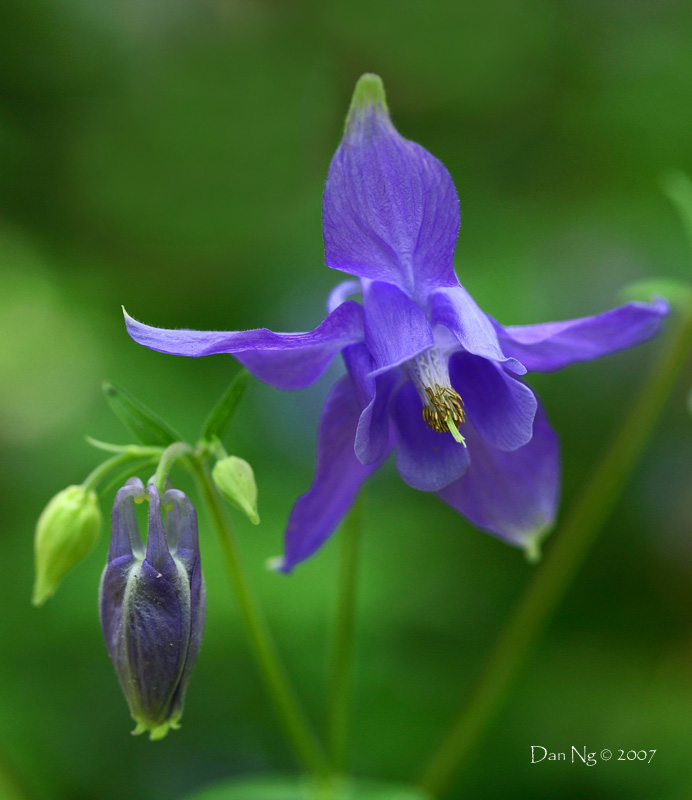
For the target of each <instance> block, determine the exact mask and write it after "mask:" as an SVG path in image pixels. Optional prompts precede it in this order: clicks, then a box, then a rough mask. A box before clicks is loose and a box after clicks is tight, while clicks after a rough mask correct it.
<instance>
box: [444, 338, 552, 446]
mask: <svg viewBox="0 0 692 800" xmlns="http://www.w3.org/2000/svg"><path fill="white" fill-rule="evenodd" d="M449 374H450V376H451V378H452V385H453V386H454V388H455V389H456V390H457V392H459V394H460V395H461V397H462V400H463V401H464V406H465V409H466V413H467V415H468V418H469V420H470V421H471V422H472V423H473V425H474V427H475V428H476V430H477V431H478V433H479V434H480V435H481V436H482V437H483V438H484V439H485V440H486V442H487V443H488V444H489V445H492V446H493V447H497V448H498V449H499V450H516V449H517V448H518V447H522V446H523V445H525V444H526V443H527V442H528V441H529V439H530V438H531V432H532V430H533V419H534V416H535V414H536V405H537V401H536V397H535V395H534V393H533V392H532V391H531V389H530V388H529V387H528V386H526V385H525V384H524V383H522V382H521V381H520V380H519V379H518V378H515V377H514V376H513V375H510V374H509V373H507V372H505V371H504V369H503V368H502V367H501V366H500V365H499V364H497V363H495V362H494V361H488V360H487V359H485V358H480V357H479V356H472V355H471V354H470V353H455V354H454V355H453V356H452V358H451V360H450V362H449ZM461 432H462V434H463V433H464V431H463V430H462V431H461ZM464 435H466V434H464Z"/></svg>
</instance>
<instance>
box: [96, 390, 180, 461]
mask: <svg viewBox="0 0 692 800" xmlns="http://www.w3.org/2000/svg"><path fill="white" fill-rule="evenodd" d="M102 389H103V393H104V395H105V396H106V400H107V401H108V405H109V406H110V407H111V409H112V410H113V412H114V414H115V415H116V417H118V419H119V420H120V421H121V422H122V423H123V425H125V427H126V428H127V429H128V430H129V431H131V432H132V433H133V434H134V435H135V436H136V437H137V438H138V439H139V441H140V442H142V444H148V445H155V446H157V447H168V445H169V444H173V442H178V441H180V440H181V438H182V437H181V436H180V435H179V434H177V433H176V432H175V431H174V430H173V428H171V427H170V425H169V424H168V423H167V422H165V421H164V420H163V419H162V418H161V417H160V416H159V415H158V414H155V413H154V412H153V411H151V410H150V409H148V408H147V407H146V406H145V405H144V404H143V403H141V402H140V401H139V400H137V398H135V397H133V396H132V395H131V394H130V393H129V392H128V391H126V390H125V389H122V388H121V387H120V386H116V385H115V384H114V383H111V382H110V381H104V382H103V385H102Z"/></svg>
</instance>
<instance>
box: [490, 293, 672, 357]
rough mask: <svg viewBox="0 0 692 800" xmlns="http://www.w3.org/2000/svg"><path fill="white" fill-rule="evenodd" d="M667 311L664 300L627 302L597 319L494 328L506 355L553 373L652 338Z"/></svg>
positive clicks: (598, 316) (498, 325) (587, 318)
mask: <svg viewBox="0 0 692 800" xmlns="http://www.w3.org/2000/svg"><path fill="white" fill-rule="evenodd" d="M668 311H669V307H668V304H667V303H666V302H665V301H663V300H656V301H655V302H653V303H627V305H624V306H619V307H618V308H613V309H612V310H610V311H606V312H604V313H603V314H597V315H596V316H594V317H580V318H579V319H570V320H565V321H562V322H544V323H541V324H538V325H510V326H508V327H503V326H502V325H500V324H499V323H497V322H495V327H496V329H497V331H498V334H499V337H500V342H501V344H502V349H503V350H504V351H505V353H507V354H508V355H511V356H514V358H518V359H519V361H521V363H522V364H524V365H525V366H526V368H527V369H530V370H535V371H538V372H552V371H553V370H556V369H561V368H562V367H565V366H567V365H568V364H573V363H574V362H576V361H590V360H591V359H594V358H600V357H601V356H605V355H608V354H609V353H614V352H615V351H617V350H624V349H625V348H627V347H632V346H633V345H636V344H640V343H641V342H645V341H646V340H647V339H651V338H652V337H653V336H655V335H656V334H657V333H658V331H659V329H660V327H661V322H662V320H663V317H665V316H666V315H667V314H668Z"/></svg>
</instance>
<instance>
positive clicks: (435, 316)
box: [430, 286, 526, 375]
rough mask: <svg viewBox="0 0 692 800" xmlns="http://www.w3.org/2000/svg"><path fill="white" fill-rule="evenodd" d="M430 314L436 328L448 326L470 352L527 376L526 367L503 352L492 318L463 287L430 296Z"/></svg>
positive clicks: (444, 290)
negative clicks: (502, 363)
mask: <svg viewBox="0 0 692 800" xmlns="http://www.w3.org/2000/svg"><path fill="white" fill-rule="evenodd" d="M430 312H431V322H432V324H433V325H444V326H445V328H447V329H448V330H450V331H451V332H452V333H453V334H454V336H455V337H456V338H457V340H458V342H459V344H460V345H461V346H462V347H463V348H464V350H466V351H467V352H469V353H473V355H475V356H483V358H489V359H491V360H492V361H500V362H504V363H505V366H506V367H507V369H510V370H511V371H512V372H514V373H516V374H517V375H524V374H525V372H526V368H525V367H524V366H522V364H520V363H519V362H518V361H516V359H514V358H508V357H507V356H506V355H505V354H504V353H503V352H502V350H501V348H500V343H499V341H498V338H497V332H496V331H495V328H494V327H493V324H492V322H491V321H490V319H489V318H488V315H487V314H486V313H485V312H484V311H483V310H482V309H481V308H480V307H479V305H478V304H477V303H476V301H475V300H474V299H473V298H472V297H471V295H470V294H469V293H468V292H467V291H466V289H464V287H463V286H455V287H453V288H449V289H439V290H438V291H436V292H434V293H433V294H432V295H431V296H430Z"/></svg>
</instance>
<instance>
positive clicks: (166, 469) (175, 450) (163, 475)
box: [152, 442, 195, 494]
mask: <svg viewBox="0 0 692 800" xmlns="http://www.w3.org/2000/svg"><path fill="white" fill-rule="evenodd" d="M194 452H195V451H194V450H193V449H192V447H190V445H189V444H187V442H173V444H171V445H169V446H168V447H167V448H166V449H165V450H164V451H163V454H162V455H161V459H160V461H159V465H158V467H156V472H155V474H154V478H153V480H152V483H154V484H156V488H157V489H158V490H159V494H163V492H164V490H165V487H166V480H167V478H168V475H169V473H170V471H171V470H172V469H173V465H174V464H175V462H176V461H179V460H180V459H181V458H185V457H186V456H190V455H194Z"/></svg>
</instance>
